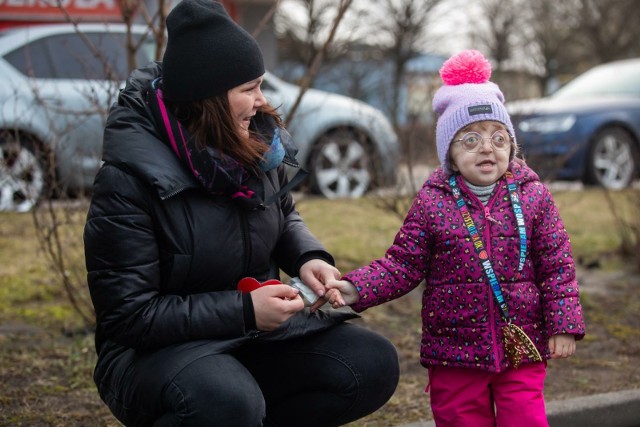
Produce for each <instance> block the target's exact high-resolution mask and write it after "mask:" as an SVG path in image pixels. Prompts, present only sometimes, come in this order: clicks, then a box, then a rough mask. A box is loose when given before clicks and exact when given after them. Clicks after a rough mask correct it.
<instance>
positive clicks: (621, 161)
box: [586, 128, 638, 190]
mask: <svg viewBox="0 0 640 427" xmlns="http://www.w3.org/2000/svg"><path fill="white" fill-rule="evenodd" d="M587 160H588V163H587V171H586V173H587V175H586V177H587V184H595V185H598V186H601V187H604V188H608V189H611V190H619V189H622V188H625V187H628V186H629V185H630V184H631V182H632V181H633V179H634V178H635V176H636V172H637V168H638V156H637V153H636V147H635V143H634V140H633V138H632V137H631V135H629V133H628V132H626V131H624V130H623V129H620V128H608V129H604V130H602V131H601V132H599V133H598V134H597V135H596V137H595V138H594V140H593V142H592V144H591V147H590V149H589V157H588V159H587Z"/></svg>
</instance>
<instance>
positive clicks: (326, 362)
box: [85, 0, 398, 427]
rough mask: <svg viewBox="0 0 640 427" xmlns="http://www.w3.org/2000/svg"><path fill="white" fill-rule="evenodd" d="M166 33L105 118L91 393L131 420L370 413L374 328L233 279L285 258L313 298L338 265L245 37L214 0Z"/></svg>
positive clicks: (176, 18)
mask: <svg viewBox="0 0 640 427" xmlns="http://www.w3.org/2000/svg"><path fill="white" fill-rule="evenodd" d="M167 29H168V44H167V50H166V53H165V55H164V58H163V62H162V64H155V63H154V64H150V65H148V66H146V67H143V68H141V69H139V70H136V71H134V72H133V73H132V75H131V76H130V78H129V79H128V81H127V85H126V87H125V88H124V89H123V91H122V92H121V94H120V96H119V99H118V102H117V104H116V105H114V106H113V108H112V110H111V112H110V115H109V119H108V122H107V126H106V129H105V139H104V155H103V160H104V165H103V166H102V168H101V170H100V171H99V173H98V175H97V177H96V181H95V185H94V193H93V197H92V201H91V207H90V210H89V214H88V219H87V224H86V227H85V253H86V262H87V270H88V282H89V288H90V291H91V297H92V300H93V303H94V306H95V309H96V315H97V329H96V350H97V352H98V363H97V366H96V370H95V373H94V379H95V381H96V384H97V386H98V390H99V392H100V396H101V397H102V399H103V400H104V401H105V402H106V403H107V405H108V406H109V408H110V409H111V411H112V412H113V413H114V415H115V416H116V417H117V418H118V419H119V420H120V421H121V422H123V423H124V424H125V425H127V426H150V425H153V426H165V425H181V426H211V425H215V426H227V425H228V426H252V427H253V426H262V425H272V426H300V425H305V426H331V425H341V424H344V423H347V422H350V421H353V420H355V419H358V418H361V417H363V416H365V415H367V414H369V413H371V412H373V411H375V410H376V409H377V408H379V407H380V406H382V405H383V404H384V403H385V402H386V401H387V400H388V399H389V397H390V396H391V395H392V394H393V391H394V390H395V387H396V385H397V381H398V360H397V354H396V351H395V349H394V347H393V346H392V345H391V344H390V343H389V342H388V341H387V340H386V339H384V338H382V337H380V336H379V335H377V334H374V333H372V332H369V331H367V330H365V329H363V328H359V327H356V326H354V325H351V324H348V323H345V322H344V320H346V319H347V318H348V317H351V315H345V314H341V313H338V312H323V311H320V310H317V311H315V310H314V311H313V312H311V310H309V309H308V308H307V309H305V308H304V302H303V301H302V299H301V297H300V295H298V291H297V290H296V289H294V288H292V287H290V286H288V285H283V284H277V281H276V284H273V285H269V286H262V287H258V288H257V289H255V290H253V291H250V292H246V293H241V292H240V291H239V290H238V283H239V282H240V281H241V279H242V278H245V277H251V278H254V279H257V281H258V282H264V281H267V280H271V281H273V279H278V278H279V270H283V271H284V272H286V273H287V274H288V275H289V276H292V277H293V276H299V277H300V278H301V279H302V280H303V281H304V282H305V283H306V284H307V285H308V286H309V287H310V288H312V289H313V290H314V291H315V292H316V293H317V294H318V295H319V296H323V294H324V283H326V282H328V281H329V280H332V279H336V278H338V277H339V272H338V270H337V269H336V268H335V267H334V266H333V258H332V257H331V255H330V254H329V253H328V252H327V251H326V250H325V249H324V247H323V246H322V245H321V244H320V243H319V242H318V241H317V239H316V238H315V237H314V236H313V235H312V234H311V232H310V231H309V230H308V228H307V227H306V225H305V224H304V222H303V221H302V219H301V218H300V216H299V214H298V212H297V211H296V209H295V204H294V202H293V199H292V197H291V195H290V194H289V191H288V188H290V184H289V183H288V181H287V174H286V171H285V165H290V166H293V167H298V165H297V162H296V160H295V156H294V155H295V149H294V148H293V146H292V144H291V141H290V138H289V136H288V134H287V133H286V131H285V130H284V129H283V128H282V127H281V122H280V118H279V117H278V115H277V113H276V112H275V111H274V109H273V108H272V107H271V106H269V104H268V103H267V101H266V100H265V98H264V96H263V95H262V92H261V90H260V84H261V82H262V79H263V74H264V64H263V60H262V54H261V52H260V49H259V47H258V45H257V43H256V42H255V40H254V39H253V38H252V37H251V36H250V35H249V34H248V33H246V32H245V31H244V30H242V29H241V28H240V27H239V26H238V25H236V24H235V23H234V22H233V21H232V20H231V19H230V18H229V16H228V15H227V13H226V12H225V10H224V8H223V7H222V6H221V5H220V4H219V3H217V2H213V1H211V0H183V1H182V2H181V3H180V4H178V5H177V6H176V8H175V9H174V10H173V11H172V12H171V13H170V14H169V16H168V18H167ZM322 302H323V301H320V302H319V303H318V304H316V306H317V305H319V304H321V303H322ZM316 306H314V307H312V308H313V309H315V308H317V307H316Z"/></svg>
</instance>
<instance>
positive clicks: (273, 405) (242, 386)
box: [103, 323, 399, 427]
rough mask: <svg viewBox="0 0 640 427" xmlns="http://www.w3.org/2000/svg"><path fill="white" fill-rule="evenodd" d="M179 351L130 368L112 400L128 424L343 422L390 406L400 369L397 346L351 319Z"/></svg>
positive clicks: (277, 426)
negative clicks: (293, 333) (278, 337)
mask: <svg viewBox="0 0 640 427" xmlns="http://www.w3.org/2000/svg"><path fill="white" fill-rule="evenodd" d="M174 350H175V351H171V348H168V349H163V350H162V351H159V352H156V353H154V355H153V356H152V357H151V358H150V360H149V361H148V363H144V364H136V366H135V367H133V368H132V369H131V368H130V369H129V370H128V372H126V375H123V376H122V377H121V378H120V381H121V383H120V384H121V386H122V388H121V390H125V391H124V392H123V393H121V395H120V396H117V398H116V396H112V397H114V399H106V400H110V402H109V401H108V402H107V403H108V404H109V406H110V407H111V410H112V411H113V412H114V414H115V415H116V416H117V417H118V418H119V419H120V421H122V422H123V423H124V424H125V425H127V426H153V427H165V426H203V427H204V426H216V427H218V426H230V427H231V426H232V427H244V426H247V427H258V426H269V427H284V426H295V427H300V426H307V427H312V426H319V427H328V426H338V425H342V424H346V423H348V422H350V421H354V420H357V419H359V418H362V417H364V416H366V415H368V414H370V413H372V412H374V411H375V410H377V409H378V408H380V407H381V406H382V405H384V404H385V402H387V400H389V398H390V397H391V396H392V395H393V392H394V391H395V388H396V385H397V383H398V376H399V367H398V356H397V352H396V350H395V348H394V346H393V345H392V344H391V343H390V342H389V341H388V340H387V339H385V338H383V337H382V336H380V335H378V334H376V333H374V332H371V331H369V330H367V329H365V328H361V327H358V326H355V325H352V324H348V323H343V324H339V325H337V326H335V327H333V328H330V329H327V330H325V331H322V332H318V333H316V334H313V335H309V336H306V337H302V338H296V339H292V340H288V341H275V342H269V343H260V344H258V343H256V344H253V345H245V346H244V347H242V348H241V349H239V350H235V351H232V352H230V353H223V354H220V353H215V352H209V353H208V352H207V351H206V344H202V342H199V344H198V345H197V346H189V345H179V346H176V347H175V349H174ZM103 398H104V396H103Z"/></svg>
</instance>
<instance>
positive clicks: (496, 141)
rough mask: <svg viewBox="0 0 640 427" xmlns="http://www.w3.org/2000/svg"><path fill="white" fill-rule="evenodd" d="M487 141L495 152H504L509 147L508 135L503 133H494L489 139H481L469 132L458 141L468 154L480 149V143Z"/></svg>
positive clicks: (480, 136)
mask: <svg viewBox="0 0 640 427" xmlns="http://www.w3.org/2000/svg"><path fill="white" fill-rule="evenodd" d="M485 139H488V140H490V141H491V145H492V146H493V148H494V149H496V150H506V149H507V147H508V146H509V134H508V133H507V132H504V131H500V130H499V131H496V132H494V133H493V135H491V137H490V138H483V137H482V135H480V134H479V133H477V132H469V133H467V134H465V135H464V136H463V137H462V138H461V139H459V141H461V142H462V147H463V148H464V149H465V150H466V151H468V152H470V153H473V152H476V151H478V150H479V149H480V146H481V143H482V142H483V141H484V140H485Z"/></svg>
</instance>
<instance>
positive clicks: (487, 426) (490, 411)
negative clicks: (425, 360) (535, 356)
mask: <svg viewBox="0 0 640 427" xmlns="http://www.w3.org/2000/svg"><path fill="white" fill-rule="evenodd" d="M545 375H546V364H545V363H544V362H540V363H528V364H523V365H520V367H519V368H518V369H509V370H507V371H505V372H501V373H499V374H495V373H489V372H485V371H480V370H475V369H465V368H447V367H440V366H437V367H434V368H430V369H429V385H428V386H427V390H428V391H429V394H430V400H431V410H432V411H433V419H434V421H435V423H436V426H437V427H471V426H472V427H495V426H497V427H542V426H544V427H548V426H549V423H548V422H547V414H546V411H545V407H544V396H543V394H542V389H543V387H544V378H545Z"/></svg>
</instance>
